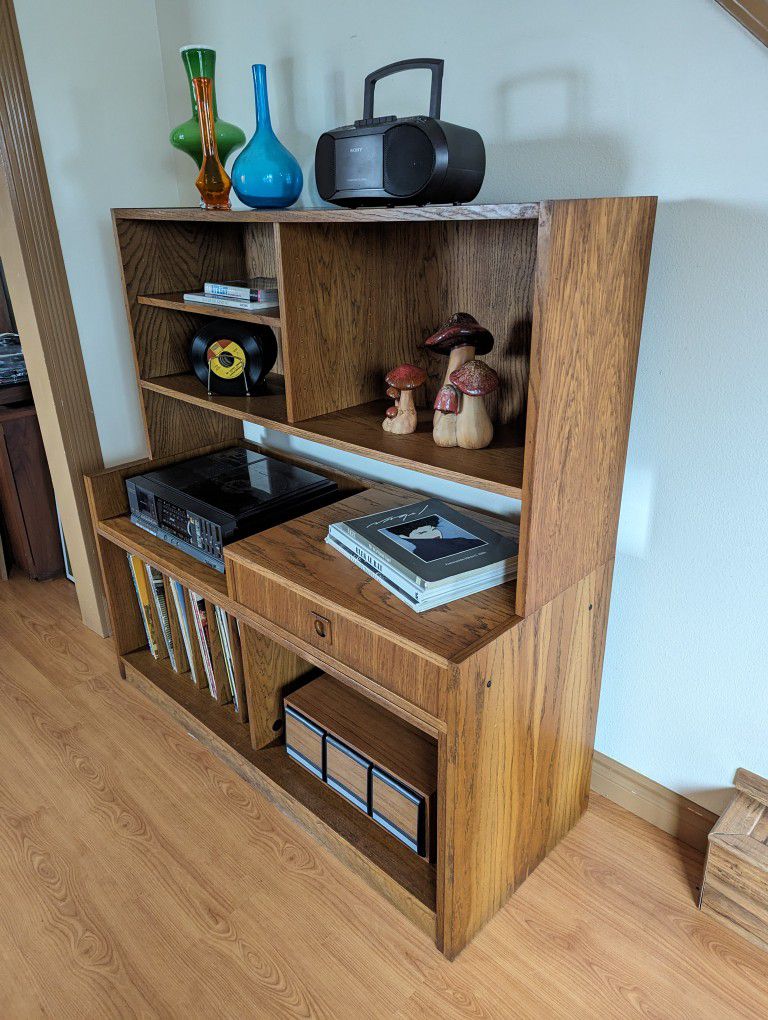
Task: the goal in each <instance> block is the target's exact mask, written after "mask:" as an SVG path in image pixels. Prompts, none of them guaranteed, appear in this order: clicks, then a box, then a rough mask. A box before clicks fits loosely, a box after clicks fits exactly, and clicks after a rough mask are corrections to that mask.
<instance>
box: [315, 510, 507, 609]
mask: <svg viewBox="0 0 768 1020" xmlns="http://www.w3.org/2000/svg"><path fill="white" fill-rule="evenodd" d="M328 531H329V535H330V536H331V537H335V538H341V539H342V540H346V542H345V544H347V545H348V544H349V543H350V542H353V543H355V544H356V545H357V546H359V547H361V548H362V551H368V552H369V553H371V554H372V555H373V556H374V557H375V558H376V559H378V561H379V563H378V564H377V567H378V566H384V567H385V568H389V569H388V572H389V571H393V572H394V573H395V574H397V575H398V576H399V577H401V578H402V579H403V580H405V581H408V582H409V583H410V584H411V585H414V586H416V587H418V588H420V589H422V590H424V591H428V590H431V589H435V588H441V587H449V586H451V585H453V584H455V583H456V582H457V581H461V580H463V579H465V575H468V574H471V575H472V578H473V580H479V579H480V575H482V574H483V572H484V570H488V572H489V575H490V576H496V575H498V574H499V572H500V571H501V572H502V573H503V572H506V568H509V567H511V566H512V563H511V561H512V560H516V558H517V551H518V543H517V541H515V540H513V539H512V538H507V537H505V536H503V535H501V534H499V533H498V532H496V531H493V530H492V528H489V527H486V526H485V525H484V524H481V523H480V522H479V521H477V520H476V519H475V518H473V517H469V516H468V515H467V514H463V513H461V512H460V511H458V510H455V509H454V508H453V507H450V506H448V504H447V503H443V501H442V500H439V499H424V500H420V501H419V502H418V503H410V504H408V505H407V506H401V507H395V508H393V509H391V510H381V511H379V512H378V513H375V514H367V515H366V516H365V517H356V518H353V519H352V520H349V521H339V522H338V523H336V524H332V525H331V526H330V528H329V529H328ZM359 554H360V553H359V551H358V555H359Z"/></svg>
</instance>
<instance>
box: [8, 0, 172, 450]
mask: <svg viewBox="0 0 768 1020" xmlns="http://www.w3.org/2000/svg"><path fill="white" fill-rule="evenodd" d="M15 8H16V15H17V18H18V22H19V32H20V35H21V41H22V48H23V51H24V59H25V61H26V65H27V74H28V76H29V80H30V88H31V90H32V99H33V102H34V106H35V114H36V116H37V125H38V129H39V131H40V139H41V143H42V147H43V155H44V157H45V164H46V169H47V172H48V179H49V182H50V188H51V195H52V198H53V205H54V211H55V213H56V221H57V224H58V228H59V234H60V237H61V246H62V250H63V254H64V262H65V264H66V269H67V276H68V278H69V285H70V290H71V292H72V301H73V304H74V309H75V317H76V319H77V328H78V331H79V334H80V343H81V346H82V349H83V357H84V360H85V368H86V372H87V375H88V382H89V384H90V388H91V394H92V397H93V408H94V414H95V416H96V425H97V427H98V431H99V438H100V440H101V446H102V451H103V453H104V458H105V461H106V462H107V463H108V464H111V463H119V462H122V461H127V460H133V459H135V458H137V457H140V456H143V455H144V451H145V441H144V434H143V428H142V424H141V416H140V409H139V406H140V405H139V400H138V394H137V392H136V385H135V381H134V380H135V372H134V368H133V362H132V357H131V346H130V339H129V333H128V325H127V322H126V317H125V309H124V306H123V301H122V297H121V289H120V277H119V270H118V263H117V256H116V253H115V242H114V238H113V235H112V222H111V218H110V209H111V208H112V207H114V206H141V205H150V206H157V205H177V204H178V202H179V191H178V186H177V182H176V177H175V174H174V166H173V162H172V155H171V151H172V150H170V147H169V145H168V108H167V102H166V95H165V84H164V79H163V72H162V67H161V63H160V49H159V39H158V30H157V13H156V10H155V4H154V0H131V2H130V3H125V2H124V0H123V2H120V0H99V2H98V3H94V2H92V0H91V2H88V3H86V2H85V0H67V2H66V3H61V2H58V0H15Z"/></svg>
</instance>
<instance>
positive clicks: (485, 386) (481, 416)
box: [451, 361, 499, 450]
mask: <svg viewBox="0 0 768 1020" xmlns="http://www.w3.org/2000/svg"><path fill="white" fill-rule="evenodd" d="M451 383H452V384H453V385H454V386H455V387H456V388H457V389H458V390H460V391H461V393H462V398H461V407H460V408H459V413H458V414H457V416H456V445H457V446H460V447H461V448H462V449H463V450H482V448H483V447H484V446H487V445H488V444H489V443H490V441H491V440H492V439H493V422H492V421H491V419H490V417H489V415H488V411H487V409H486V407H485V397H486V396H487V394H489V393H493V391H494V390H495V389H498V386H499V377H498V376H497V375H496V373H495V372H494V370H493V369H492V368H489V367H488V365H486V363H485V362H484V361H467V362H465V364H463V365H462V366H461V368H458V369H456V371H455V372H452V373H451Z"/></svg>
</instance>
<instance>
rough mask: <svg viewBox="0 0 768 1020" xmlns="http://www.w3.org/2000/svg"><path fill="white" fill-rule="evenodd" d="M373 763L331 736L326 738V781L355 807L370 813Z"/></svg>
mask: <svg viewBox="0 0 768 1020" xmlns="http://www.w3.org/2000/svg"><path fill="white" fill-rule="evenodd" d="M370 771H371V763H370V762H369V761H368V760H367V759H366V758H363V757H362V755H359V754H357V753H356V752H355V751H353V750H352V748H351V747H347V746H346V744H343V743H342V742H341V741H340V740H336V739H335V738H334V737H332V736H331V735H330V734H328V735H327V736H326V738H325V781H326V783H328V785H329V786H330V787H331V788H332V789H334V790H335V791H336V792H337V793H340V794H341V796H342V797H346V799H347V800H348V801H350V803H352V804H354V805H355V807H358V808H360V810H361V811H365V812H366V814H367V813H368V777H369V773H370Z"/></svg>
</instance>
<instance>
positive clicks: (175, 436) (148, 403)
mask: <svg viewBox="0 0 768 1020" xmlns="http://www.w3.org/2000/svg"><path fill="white" fill-rule="evenodd" d="M143 393H144V412H145V415H146V422H147V430H148V434H149V436H150V439H151V442H150V448H151V450H152V453H153V455H154V456H156V457H163V458H165V457H172V456H175V455H176V454H182V453H185V452H186V454H187V456H190V455H192V454H193V453H194V452H195V451H196V450H198V449H200V448H201V447H205V446H216V445H219V444H222V443H226V442H227V441H229V442H230V443H232V442H234V441H235V440H237V439H241V438H242V435H243V427H242V425H241V424H240V423H239V422H236V421H235V420H234V419H233V418H227V417H225V416H224V415H221V414H216V412H215V411H209V410H206V409H204V408H198V407H191V406H190V405H189V404H183V403H181V402H180V401H178V400H171V399H169V398H168V397H166V396H163V395H162V394H160V393H153V392H151V391H149V390H144V391H143Z"/></svg>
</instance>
